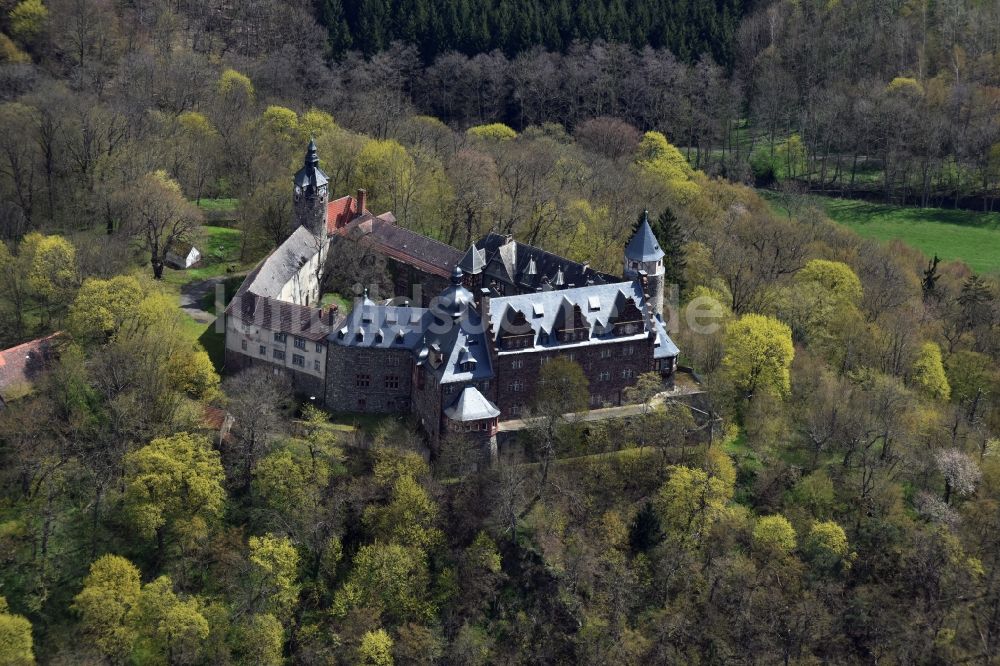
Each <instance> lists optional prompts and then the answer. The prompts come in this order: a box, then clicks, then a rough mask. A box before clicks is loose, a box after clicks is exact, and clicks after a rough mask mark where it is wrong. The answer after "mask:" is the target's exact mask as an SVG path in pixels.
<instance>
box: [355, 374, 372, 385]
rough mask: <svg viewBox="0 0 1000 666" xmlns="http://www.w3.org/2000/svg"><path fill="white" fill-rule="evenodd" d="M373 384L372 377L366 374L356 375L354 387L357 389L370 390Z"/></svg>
mask: <svg viewBox="0 0 1000 666" xmlns="http://www.w3.org/2000/svg"><path fill="white" fill-rule="evenodd" d="M371 384H372V376H371V375H366V374H357V375H354V386H356V387H357V388H368V387H369V386H371Z"/></svg>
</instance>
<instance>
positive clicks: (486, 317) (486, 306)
mask: <svg viewBox="0 0 1000 666" xmlns="http://www.w3.org/2000/svg"><path fill="white" fill-rule="evenodd" d="M479 314H480V315H481V316H482V320H483V323H484V324H485V325H486V326H489V325H490V324H489V322H490V290H489V289H487V288H485V287H483V288H482V289H480V290H479Z"/></svg>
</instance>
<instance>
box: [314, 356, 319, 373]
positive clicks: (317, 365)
mask: <svg viewBox="0 0 1000 666" xmlns="http://www.w3.org/2000/svg"><path fill="white" fill-rule="evenodd" d="M313 370H315V371H316V372H319V359H317V360H315V361H313Z"/></svg>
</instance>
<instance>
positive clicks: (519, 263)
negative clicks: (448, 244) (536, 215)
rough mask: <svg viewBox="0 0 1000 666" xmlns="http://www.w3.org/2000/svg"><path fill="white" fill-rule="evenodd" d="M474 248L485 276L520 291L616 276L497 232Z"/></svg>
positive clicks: (602, 280)
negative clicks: (479, 256) (483, 264)
mask: <svg viewBox="0 0 1000 666" xmlns="http://www.w3.org/2000/svg"><path fill="white" fill-rule="evenodd" d="M476 247H477V248H478V249H479V250H481V251H482V252H483V255H484V259H485V261H486V267H485V269H484V272H485V273H486V275H488V276H490V277H493V278H495V279H497V280H499V281H501V282H504V283H506V284H511V285H516V286H517V287H518V288H519V289H521V290H529V291H535V290H538V289H548V288H553V289H561V288H564V287H571V286H572V287H582V286H584V285H586V284H588V283H593V284H605V283H609V282H617V281H618V280H619V279H620V278H619V277H616V276H614V275H609V274H607V273H601V272H599V271H595V270H593V269H592V268H590V266H587V265H585V264H581V263H579V262H576V261H570V260H569V259H567V258H565V257H560V256H559V255H556V254H552V253H551V252H546V251H545V250H541V249H539V248H537V247H534V246H532V245H527V244H526V243H521V242H518V241H515V240H511V239H510V238H509V237H508V236H503V235H501V234H496V233H490V234H488V235H487V236H485V237H483V238H482V239H481V240H479V241H478V242H477V243H476ZM466 256H468V253H466ZM462 268H463V269H464V268H465V267H464V266H463V267H462Z"/></svg>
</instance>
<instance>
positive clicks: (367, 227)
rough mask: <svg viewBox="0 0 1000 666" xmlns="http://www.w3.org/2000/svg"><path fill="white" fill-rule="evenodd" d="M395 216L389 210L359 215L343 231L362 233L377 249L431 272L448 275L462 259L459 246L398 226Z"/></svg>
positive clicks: (349, 233) (353, 233)
mask: <svg viewBox="0 0 1000 666" xmlns="http://www.w3.org/2000/svg"><path fill="white" fill-rule="evenodd" d="M387 215H388V216H387ZM394 220H395V218H393V217H391V214H383V215H380V216H378V217H368V216H365V215H362V216H361V217H359V218H357V219H355V220H354V221H353V222H352V223H351V224H349V225H348V226H347V227H346V229H345V235H349V236H354V235H355V234H357V235H364V237H365V238H367V239H369V241H370V242H372V243H374V245H375V249H376V250H378V251H380V252H382V253H383V254H385V255H387V256H389V257H392V258H393V259H395V260H397V261H400V262H402V263H404V264H408V265H410V266H414V267H416V268H419V269H420V270H422V271H424V272H427V273H430V274H432V275H438V276H440V277H449V276H450V275H451V271H452V269H453V268H454V267H455V265H456V264H458V262H459V261H461V259H462V252H461V250H456V249H455V248H453V247H452V246H450V245H446V244H445V243H442V242H441V241H437V240H434V239H433V238H428V237H427V236H424V235H421V234H418V233H417V232H415V231H410V230H409V229H406V228H404V227H401V226H398V225H396V224H394V223H393V221H394Z"/></svg>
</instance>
